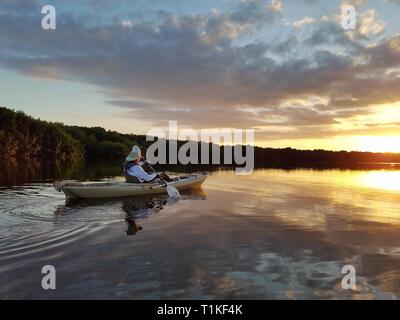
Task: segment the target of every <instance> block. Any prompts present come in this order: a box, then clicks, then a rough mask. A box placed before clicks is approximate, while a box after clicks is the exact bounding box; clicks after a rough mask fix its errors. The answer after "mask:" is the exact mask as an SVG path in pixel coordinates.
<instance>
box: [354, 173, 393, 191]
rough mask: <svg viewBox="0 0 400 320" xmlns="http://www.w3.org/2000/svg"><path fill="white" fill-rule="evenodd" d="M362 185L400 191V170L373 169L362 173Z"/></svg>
mask: <svg viewBox="0 0 400 320" xmlns="http://www.w3.org/2000/svg"><path fill="white" fill-rule="evenodd" d="M360 182H361V184H362V185H364V186H367V187H372V188H377V189H382V190H389V191H400V171H372V172H366V173H364V174H362V175H361V177H360Z"/></svg>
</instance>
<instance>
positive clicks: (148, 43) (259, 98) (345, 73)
mask: <svg viewBox="0 0 400 320" xmlns="http://www.w3.org/2000/svg"><path fill="white" fill-rule="evenodd" d="M45 4H51V5H53V6H54V7H55V8H56V11H57V29H56V30H52V31H45V30H42V28H41V19H42V17H43V15H42V14H41V8H42V6H43V5H45ZM346 4H347V5H353V6H354V7H355V9H356V11H357V29H356V30H353V31H346V30H343V28H342V27H341V24H340V19H341V16H340V15H341V7H342V6H343V5H346ZM399 32H400V1H398V0H349V1H339V0H335V1H333V0H332V1H322V0H273V1H271V0H265V1H262V0H242V1H234V0H222V1H208V0H206V1H204V0H202V1H200V0H187V1H183V0H179V1H178V0H162V1H161V0H157V1H144V0H135V1H132V0H130V1H128V0H121V1H118V2H115V1H108V0H82V1H78V0H71V1H60V0H53V1H39V0H4V1H2V2H1V3H0V46H1V47H2V48H3V50H2V51H1V52H0V105H3V106H7V107H10V108H14V109H18V110H23V111H25V112H26V113H28V114H30V115H32V116H35V117H40V118H41V119H45V120H51V121H60V122H64V123H66V124H77V125H85V126H102V127H105V128H107V129H112V130H117V131H120V132H129V133H145V132H146V131H147V130H148V129H150V128H152V127H154V126H167V124H168V120H177V121H178V124H179V125H180V126H182V127H191V128H194V129H201V128H243V129H244V128H254V129H255V130H256V140H257V144H259V145H263V146H273V147H286V146H291V147H297V148H320V147H323V148H327V149H336V150H337V149H346V150H350V149H356V150H372V151H400V143H398V145H399V147H398V149H396V148H394V147H393V144H396V143H397V142H400V130H399V128H400V125H399V124H400V111H399V110H400V109H399V107H400V90H398V89H400V34H399Z"/></svg>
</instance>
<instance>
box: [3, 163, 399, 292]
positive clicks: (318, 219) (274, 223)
mask: <svg viewBox="0 0 400 320" xmlns="http://www.w3.org/2000/svg"><path fill="white" fill-rule="evenodd" d="M0 204H1V207H0V297H1V298H2V299H18V298H34V299H37V298H39V299H61V298H62V299H71V298H78V299H92V298H93V299H94V298H105V299H159V298H163V299H182V298H184V299H236V298H244V299H247V298H254V299H304V298H313V299H393V298H399V296H400V211H399V207H400V206H399V205H400V171H312V170H296V171H283V170H260V171H257V172H256V173H255V174H253V175H252V176H250V177H239V176H235V175H234V173H232V172H228V171H225V172H215V173H212V174H211V175H210V177H209V178H208V180H207V181H206V183H205V184H204V186H203V189H202V190H199V191H196V192H191V193H186V194H184V196H183V199H182V200H180V201H178V202H170V201H169V200H168V199H166V198H165V197H156V198H130V199H120V200H111V201H89V202H88V201H83V202H76V203H66V202H65V198H64V195H63V194H61V193H58V192H56V191H55V190H54V189H53V188H52V186H51V185H50V184H47V183H35V184H30V185H24V186H21V187H14V188H2V189H0ZM46 264H50V265H53V266H55V268H56V270H57V289H56V290H54V291H51V292H49V291H44V290H42V289H41V279H42V275H41V268H42V266H44V265H46ZM347 264H352V265H354V266H355V267H356V269H357V290H355V291H348V290H343V289H342V288H341V279H342V274H341V268H342V266H344V265H347Z"/></svg>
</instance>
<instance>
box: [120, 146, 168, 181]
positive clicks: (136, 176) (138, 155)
mask: <svg viewBox="0 0 400 320" xmlns="http://www.w3.org/2000/svg"><path fill="white" fill-rule="evenodd" d="M145 165H149V163H148V161H147V160H144V159H143V158H142V152H141V150H140V148H139V147H138V146H133V147H132V150H131V152H130V153H129V155H128V156H127V157H126V159H125V162H124V164H123V165H122V168H123V171H124V174H125V178H126V182H129V183H144V182H153V181H154V180H156V179H158V178H162V179H163V180H165V181H168V182H169V181H172V180H171V178H170V177H169V176H168V175H167V174H165V173H164V172H161V173H159V172H153V173H147V172H146V171H145V170H144V169H143V166H145Z"/></svg>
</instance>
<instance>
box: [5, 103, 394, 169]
mask: <svg viewBox="0 0 400 320" xmlns="http://www.w3.org/2000/svg"><path fill="white" fill-rule="evenodd" d="M156 139H157V138H156ZM152 143H153V141H146V136H144V135H133V134H121V133H118V132H115V131H107V130H105V129H103V128H100V127H94V128H87V127H77V126H65V125H63V124H61V123H50V122H46V121H41V120H37V119H33V118H32V117H30V116H27V115H25V114H24V113H23V112H20V111H19V112H16V111H13V110H10V109H7V108H4V107H0V159H1V160H2V161H7V162H15V163H17V162H23V161H27V160H35V161H39V162H48V163H53V164H54V163H57V165H62V164H63V163H67V162H68V163H69V162H71V161H75V160H83V159H84V160H87V161H91V162H98V163H109V162H110V161H112V162H114V163H115V162H122V161H123V159H124V158H125V157H126V155H127V154H128V153H129V151H130V149H131V147H132V146H133V145H138V146H139V147H141V148H142V151H143V153H145V151H146V149H147V148H148V147H149V146H150V145H151V144H152ZM169 143H170V141H167V159H168V158H169V155H168V149H169V148H168V144H169ZM184 143H186V141H178V142H177V147H178V149H179V148H180V147H181V146H182V145H183V144H184ZM204 144H205V143H204V142H199V143H198V146H199V148H198V150H199V154H198V157H199V161H198V163H199V164H200V163H201V161H200V158H201V147H200V146H201V145H204ZM205 145H207V143H206V144H205ZM213 146H214V147H215V145H212V144H211V143H210V144H208V147H209V158H210V159H211V155H212V152H211V150H212V149H213ZM216 147H217V148H220V157H221V164H223V163H224V162H223V156H224V147H219V146H216ZM242 148H243V153H244V146H243V147H242ZM254 156H255V166H256V167H279V168H292V167H314V168H315V167H321V168H359V167H362V166H363V164H367V163H369V164H371V163H376V164H377V163H400V154H398V153H372V152H347V151H326V150H296V149H292V148H284V149H272V148H261V147H254ZM80 162H82V161H80ZM210 163H211V162H210ZM178 165H179V164H178ZM233 165H234V164H233Z"/></svg>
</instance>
